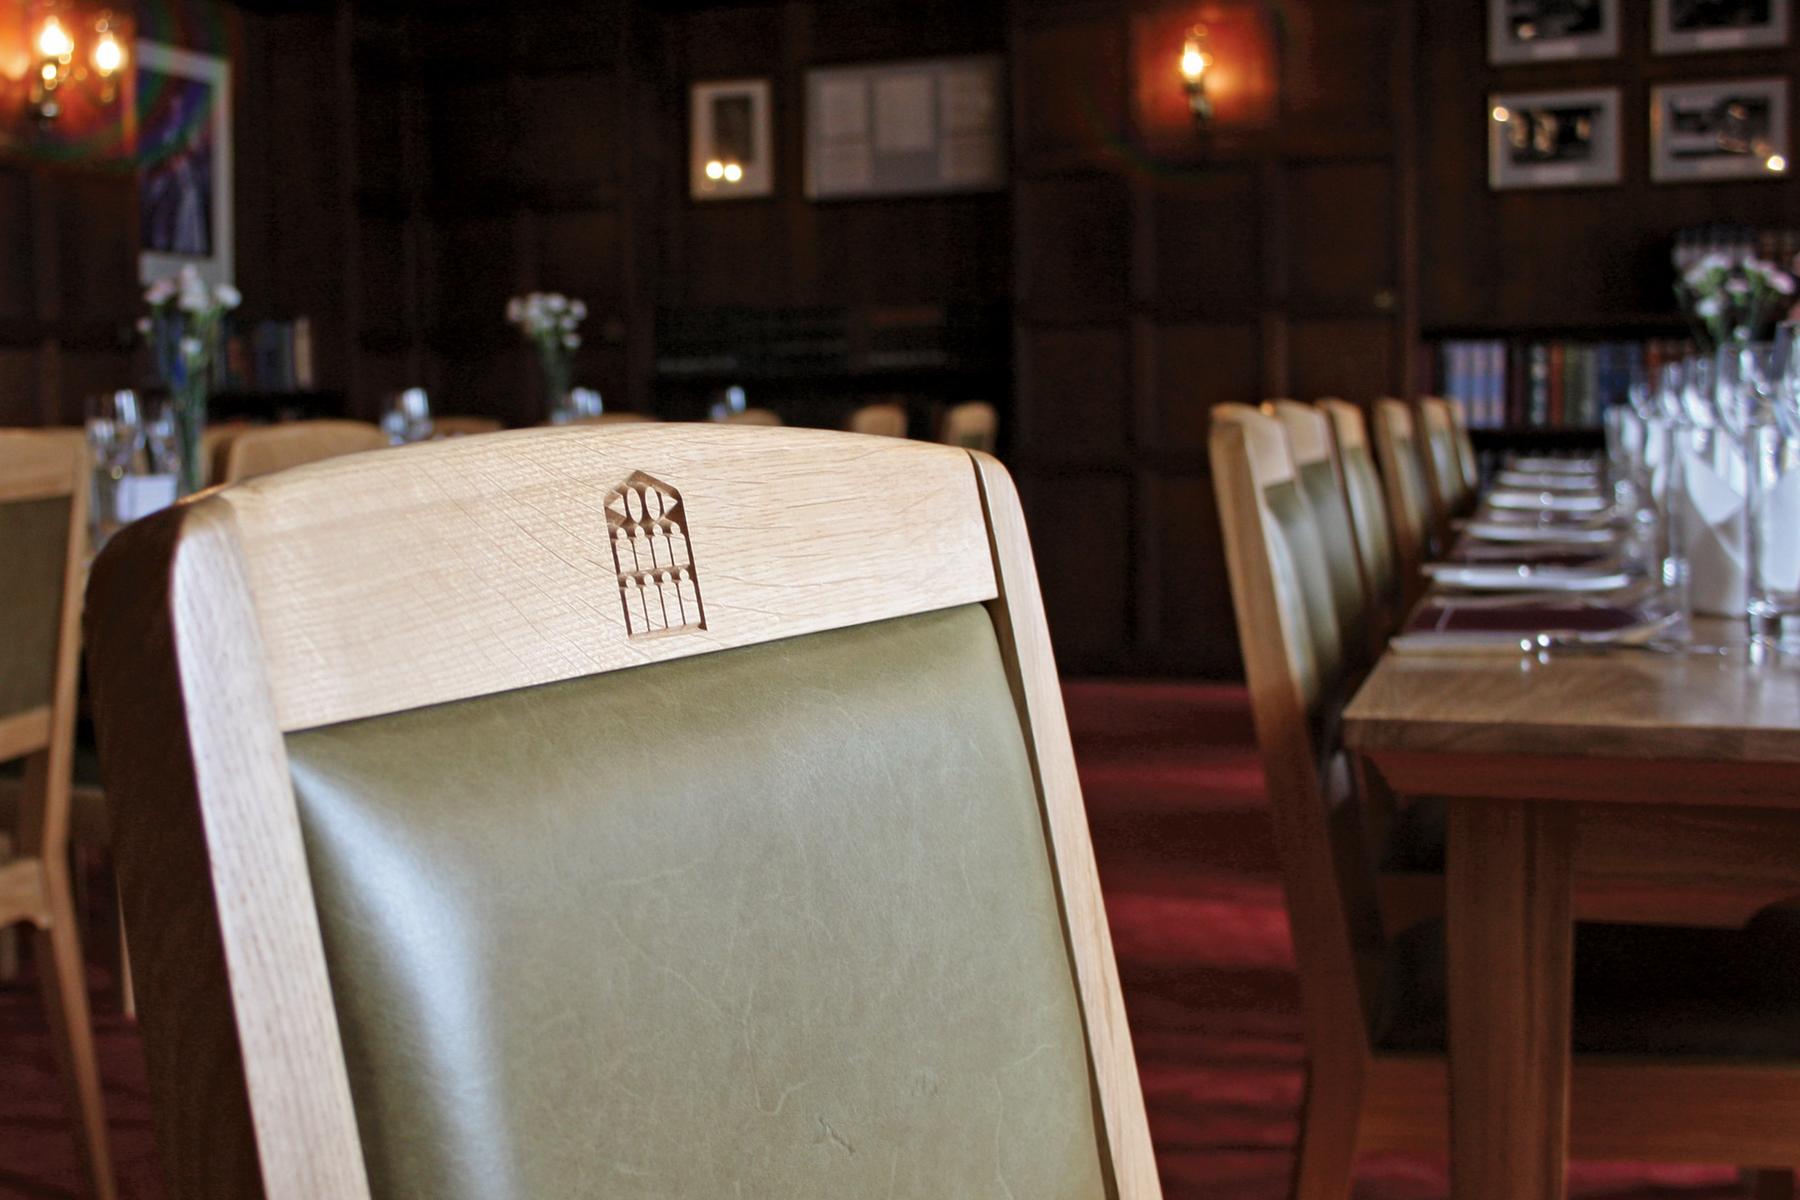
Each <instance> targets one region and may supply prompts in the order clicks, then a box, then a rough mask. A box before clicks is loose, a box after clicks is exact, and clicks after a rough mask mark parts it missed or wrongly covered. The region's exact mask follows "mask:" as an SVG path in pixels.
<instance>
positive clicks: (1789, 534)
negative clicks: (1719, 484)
mask: <svg viewBox="0 0 1800 1200" xmlns="http://www.w3.org/2000/svg"><path fill="white" fill-rule="evenodd" d="M1756 562H1757V569H1758V571H1759V572H1760V573H1761V575H1762V582H1763V586H1764V587H1765V588H1768V589H1770V590H1772V591H1777V592H1787V593H1789V594H1793V593H1796V592H1800V468H1796V469H1794V470H1791V471H1788V472H1786V473H1784V474H1783V475H1782V476H1781V477H1780V478H1779V479H1778V480H1776V481H1775V483H1774V484H1773V485H1772V486H1770V487H1769V488H1768V489H1767V490H1766V491H1764V492H1763V495H1762V501H1761V503H1760V504H1759V505H1758V506H1757V533H1756Z"/></svg>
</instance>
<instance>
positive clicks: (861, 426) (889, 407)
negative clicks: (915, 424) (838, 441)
mask: <svg viewBox="0 0 1800 1200" xmlns="http://www.w3.org/2000/svg"><path fill="white" fill-rule="evenodd" d="M848 428H849V430H850V432H851V433H863V434H869V435H872V436H875V437H897V438H903V437H905V436H906V406H905V405H902V404H893V403H882V404H865V405H863V406H862V407H861V408H859V409H857V410H856V411H855V412H853V413H851V414H850V422H849V426H848Z"/></svg>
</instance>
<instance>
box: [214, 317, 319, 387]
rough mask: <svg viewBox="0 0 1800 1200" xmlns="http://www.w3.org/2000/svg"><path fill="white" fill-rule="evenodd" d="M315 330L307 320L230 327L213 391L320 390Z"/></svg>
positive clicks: (265, 322)
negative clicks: (315, 367) (243, 327)
mask: <svg viewBox="0 0 1800 1200" xmlns="http://www.w3.org/2000/svg"><path fill="white" fill-rule="evenodd" d="M313 345H314V342H313V328H312V320H311V319H310V318H308V317H295V318H294V319H293V320H291V321H258V322H257V323H256V324H255V325H253V326H250V327H249V328H248V329H238V328H235V327H229V328H227V330H226V334H225V353H224V355H223V357H222V358H221V359H220V361H219V362H218V363H216V364H215V366H214V372H215V378H214V380H213V385H214V387H216V388H218V389H220V390H223V391H235V392H309V391H311V390H313V388H314V387H316V386H317V379H318V376H317V375H316V374H315V371H314V361H313Z"/></svg>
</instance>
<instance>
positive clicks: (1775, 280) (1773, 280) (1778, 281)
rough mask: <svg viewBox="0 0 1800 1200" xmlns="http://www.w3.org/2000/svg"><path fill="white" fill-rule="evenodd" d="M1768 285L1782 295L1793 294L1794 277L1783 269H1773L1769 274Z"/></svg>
mask: <svg viewBox="0 0 1800 1200" xmlns="http://www.w3.org/2000/svg"><path fill="white" fill-rule="evenodd" d="M1769 286H1770V287H1772V288H1774V289H1775V290H1776V291H1778V292H1780V293H1781V294H1782V295H1784V296H1791V295H1793V294H1794V278H1793V276H1791V275H1789V274H1787V273H1786V272H1785V271H1775V272H1773V273H1771V274H1770V276H1769Z"/></svg>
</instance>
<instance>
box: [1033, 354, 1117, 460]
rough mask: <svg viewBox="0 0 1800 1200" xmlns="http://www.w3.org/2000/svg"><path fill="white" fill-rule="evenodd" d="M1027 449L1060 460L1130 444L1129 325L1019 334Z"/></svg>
mask: <svg viewBox="0 0 1800 1200" xmlns="http://www.w3.org/2000/svg"><path fill="white" fill-rule="evenodd" d="M1017 338H1018V346H1019V381H1018V386H1019V393H1020V395H1023V396H1029V397H1030V404H1029V405H1022V406H1020V410H1019V429H1018V441H1017V443H1016V444H1017V446H1018V448H1019V450H1020V452H1021V453H1024V454H1028V455H1031V456H1033V457H1040V458H1049V459H1053V460H1059V461H1061V460H1070V459H1073V460H1076V461H1081V460H1084V459H1092V458H1095V457H1105V456H1107V455H1109V454H1117V453H1119V452H1121V451H1123V450H1124V449H1125V447H1126V444H1127V437H1128V429H1129V419H1130V407H1129V403H1128V402H1129V397H1130V392H1129V388H1128V384H1127V372H1128V370H1129V361H1128V359H1127V357H1126V349H1125V330H1124V329H1122V328H1099V329H1081V328H1068V329H1032V328H1023V329H1021V330H1020V331H1019V333H1018V335H1017Z"/></svg>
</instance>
